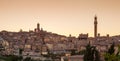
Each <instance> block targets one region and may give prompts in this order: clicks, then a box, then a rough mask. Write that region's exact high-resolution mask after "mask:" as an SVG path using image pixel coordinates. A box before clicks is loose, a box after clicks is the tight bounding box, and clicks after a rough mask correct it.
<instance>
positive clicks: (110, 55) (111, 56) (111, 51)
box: [104, 43, 119, 61]
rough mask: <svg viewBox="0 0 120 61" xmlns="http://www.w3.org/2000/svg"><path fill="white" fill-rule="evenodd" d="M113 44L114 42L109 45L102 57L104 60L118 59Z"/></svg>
mask: <svg viewBox="0 0 120 61" xmlns="http://www.w3.org/2000/svg"><path fill="white" fill-rule="evenodd" d="M114 47H115V45H114V43H113V44H112V45H111V46H110V48H109V49H108V51H107V52H106V53H105V54H104V59H105V61H119V59H118V57H117V54H118V53H119V52H118V53H117V54H115V53H114V51H115V49H114Z"/></svg>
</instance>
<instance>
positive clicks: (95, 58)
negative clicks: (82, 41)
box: [84, 44, 100, 61]
mask: <svg viewBox="0 0 120 61" xmlns="http://www.w3.org/2000/svg"><path fill="white" fill-rule="evenodd" d="M84 61H100V55H99V52H98V51H97V50H96V48H95V47H94V46H91V45H90V44H88V45H87V46H86V50H85V53H84Z"/></svg>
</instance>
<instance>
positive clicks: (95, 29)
mask: <svg viewBox="0 0 120 61" xmlns="http://www.w3.org/2000/svg"><path fill="white" fill-rule="evenodd" d="M97 24H98V22H97V16H95V17H94V38H96V37H97Z"/></svg>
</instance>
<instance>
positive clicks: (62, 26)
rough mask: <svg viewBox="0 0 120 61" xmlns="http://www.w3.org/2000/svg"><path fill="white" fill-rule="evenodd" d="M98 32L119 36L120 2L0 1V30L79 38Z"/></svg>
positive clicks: (118, 0) (109, 0)
mask: <svg viewBox="0 0 120 61" xmlns="http://www.w3.org/2000/svg"><path fill="white" fill-rule="evenodd" d="M95 15H97V17H98V19H97V20H98V33H100V34H101V35H106V34H110V36H113V35H120V24H119V23H120V0H0V31H2V30H7V31H19V30H20V29H22V30H23V31H29V30H34V28H36V26H37V23H40V27H42V28H43V29H44V30H47V31H48V32H53V33H58V34H61V35H66V36H69V34H71V35H72V36H78V35H79V34H80V33H85V34H86V33H89V36H93V35H94V16H95Z"/></svg>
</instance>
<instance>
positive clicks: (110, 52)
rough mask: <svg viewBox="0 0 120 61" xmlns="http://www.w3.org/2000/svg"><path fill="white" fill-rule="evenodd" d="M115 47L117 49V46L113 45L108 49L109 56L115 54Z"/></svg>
mask: <svg viewBox="0 0 120 61" xmlns="http://www.w3.org/2000/svg"><path fill="white" fill-rule="evenodd" d="M114 47H115V44H114V43H112V45H111V46H110V48H109V49H108V53H109V54H113V53H114V51H115V49H114Z"/></svg>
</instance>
